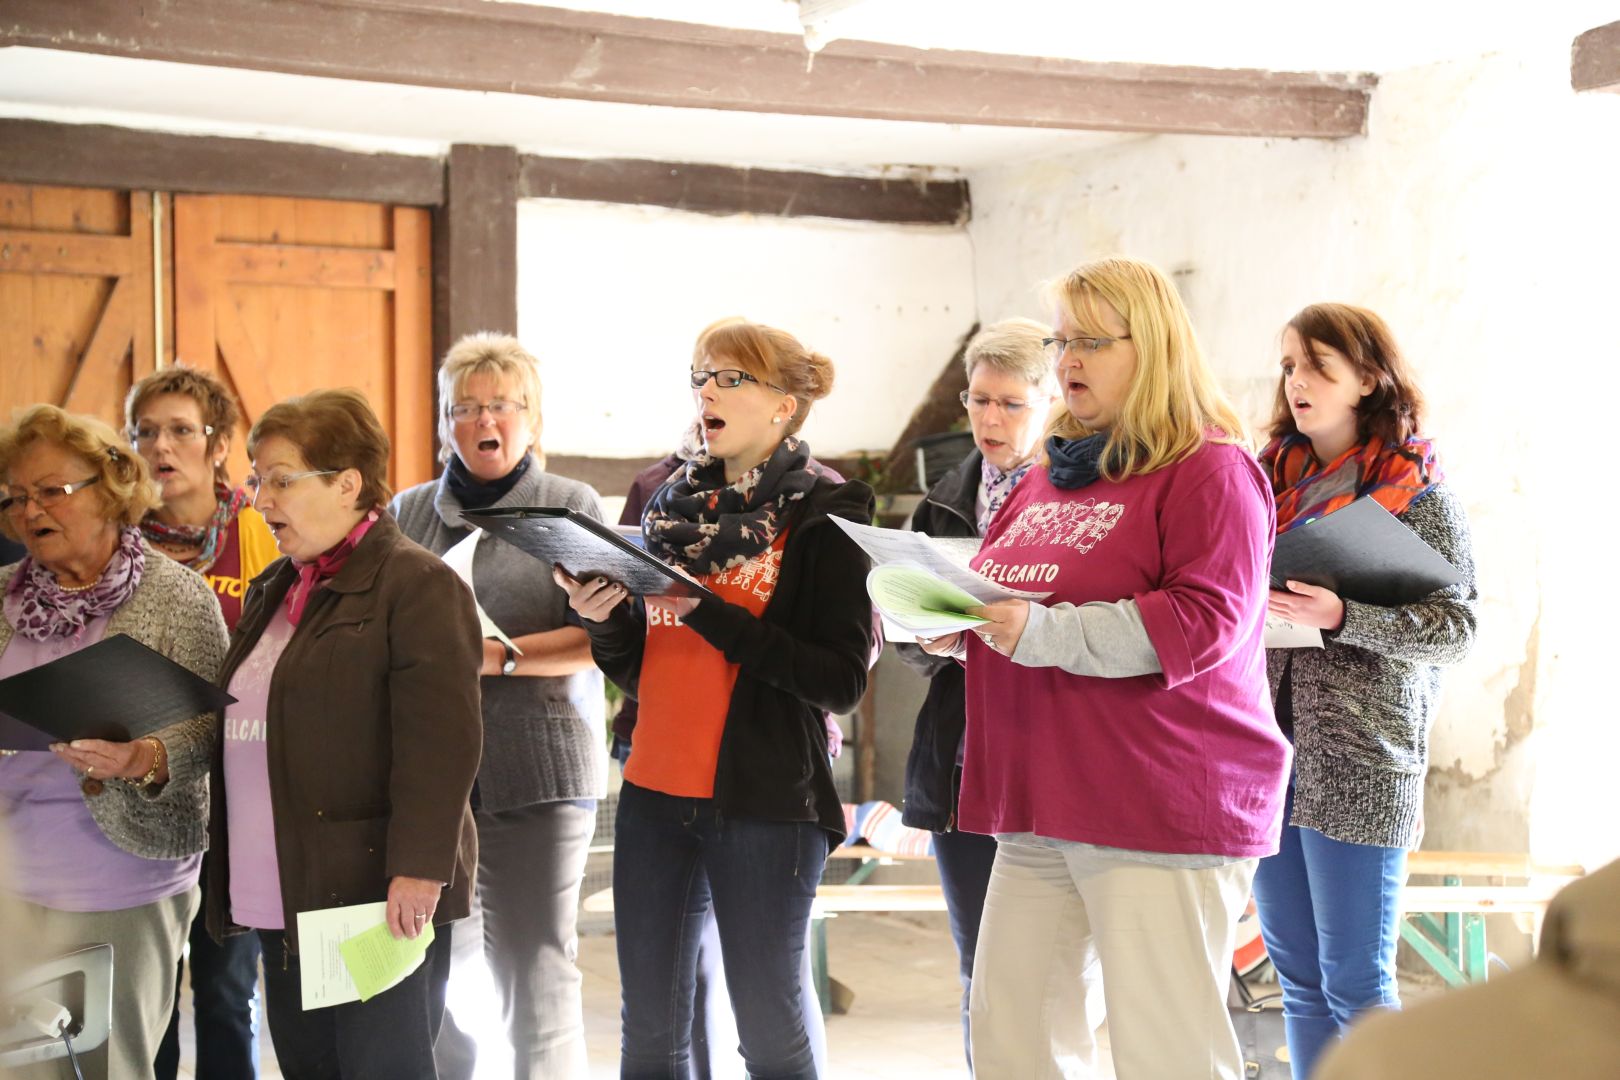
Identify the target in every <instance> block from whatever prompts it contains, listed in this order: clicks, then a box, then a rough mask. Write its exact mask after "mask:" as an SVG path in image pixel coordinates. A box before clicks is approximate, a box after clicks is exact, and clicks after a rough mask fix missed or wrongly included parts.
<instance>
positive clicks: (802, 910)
mask: <svg viewBox="0 0 1620 1080" xmlns="http://www.w3.org/2000/svg"><path fill="white" fill-rule="evenodd" d="M832 378H833V371H832V363H831V361H829V360H828V359H827V358H826V357H824V356H821V355H818V354H816V353H812V352H810V351H809V350H807V349H805V347H804V346H803V345H801V344H800V343H799V342H798V341H797V340H795V339H794V338H793V336H792V335H790V334H787V333H784V332H783V331H781V330H776V329H773V328H771V327H767V326H760V325H758V324H756V323H750V322H745V321H743V320H741V319H729V320H725V321H723V322H719V323H715V324H714V325H712V326H710V327H709V328H708V329H706V330H705V331H704V332H703V333H702V334H701V335H700V336H699V337H698V341H697V347H696V348H695V349H694V350H693V355H692V370H691V372H690V380H691V386H692V396H693V399H694V404H695V406H696V410H697V413H698V415H699V418H700V420H701V422H702V424H703V438H704V443H705V450H704V452H703V453H702V454H700V455H698V457H696V458H695V459H693V460H692V461H689V462H687V463H686V464H685V466H684V467H683V468H681V469H679V470H677V471H676V472H675V473H674V475H672V476H671V477H670V479H669V480H668V481H667V482H666V483H665V484H664V486H663V487H662V488H660V489H659V490H658V492H657V493H656V494H655V495H654V496H653V498H652V501H651V503H650V504H649V505H648V507H647V511H646V513H645V514H644V515H643V517H642V533H643V535H644V537H645V539H646V546H647V550H648V551H650V552H652V553H654V554H656V555H657V556H658V557H660V558H662V559H663V560H665V561H666V562H668V563H669V564H670V565H672V566H675V567H678V568H679V569H681V570H683V571H684V572H686V573H687V574H689V575H690V576H692V577H694V578H696V579H697V580H698V581H700V582H702V583H703V584H705V585H707V586H708V588H709V589H710V590H711V591H713V592H714V593H715V594H716V596H715V597H713V598H705V599H703V600H702V601H696V600H692V599H672V598H668V597H658V596H649V597H647V598H646V600H647V603H646V614H645V616H642V615H641V614H639V613H638V611H637V608H636V607H635V605H632V604H628V603H625V601H626V600H627V599H629V595H628V593H627V591H626V590H625V588H624V587H623V586H622V585H619V584H617V583H616V582H611V581H606V580H603V579H599V578H598V579H593V580H590V581H586V582H580V581H576V580H574V579H573V578H571V577H568V576H567V575H565V574H563V573H561V572H560V571H559V572H558V573H557V581H558V584H559V585H562V586H563V588H565V589H567V590H568V592H569V594H570V603H571V604H572V606H573V608H574V610H575V611H577V612H578V613H579V614H580V617H581V618H582V619H583V620H584V622H585V626H586V629H587V630H588V631H589V633H590V635H591V651H592V655H594V656H595V658H596V662H597V665H598V666H599V667H600V668H601V669H602V671H603V673H604V674H606V675H607V677H608V678H610V679H612V680H613V681H614V682H615V683H616V684H618V685H619V686H620V687H622V688H624V690H625V691H626V692H627V693H629V694H631V695H632V696H634V697H636V698H638V699H639V702H640V707H641V711H640V715H639V717H638V719H637V722H636V727H635V731H634V733H633V735H632V741H631V751H630V757H629V761H628V763H627V764H626V766H625V771H624V777H625V783H624V788H623V790H622V791H621V793H620V796H619V808H618V815H617V819H616V823H617V835H616V842H615V845H614V866H613V902H614V911H615V924H616V927H617V929H618V933H619V941H620V948H619V974H620V979H621V984H622V987H623V995H624V1009H623V1018H624V1030H623V1035H622V1054H621V1059H620V1060H621V1065H620V1069H621V1075H623V1076H626V1077H670V1078H682V1080H684V1078H685V1077H686V1076H687V1071H688V1068H689V1061H690V1054H691V1045H690V1032H691V1019H692V997H693V984H694V980H695V973H696V965H697V949H698V940H699V937H700V929H701V926H702V922H703V917H704V914H705V912H706V911H707V910H708V909H709V907H710V905H711V904H712V905H713V908H714V914H715V919H716V922H717V923H718V925H719V931H720V943H721V953H722V955H723V957H724V963H725V971H726V982H727V984H728V986H729V988H730V991H731V1003H732V1008H733V1010H734V1012H735V1013H736V1017H737V1034H738V1037H739V1040H740V1042H741V1044H742V1045H741V1049H742V1055H743V1058H744V1060H745V1061H746V1062H747V1066H748V1073H749V1075H751V1076H773V1077H787V1078H791V1077H813V1076H815V1074H816V1073H815V1064H814V1059H813V1055H812V1052H811V1047H810V1041H809V1038H808V1036H807V1034H806V1031H805V1025H804V1020H803V1016H802V1013H801V1005H802V999H801V992H800V978H799V970H800V962H801V960H802V957H803V953H804V947H805V931H806V928H807V926H808V922H809V918H810V906H811V903H812V902H813V901H814V899H815V894H816V886H817V885H818V884H819V882H820V880H821V871H822V868H823V866H824V865H825V862H826V858H827V852H828V850H829V848H830V846H831V845H833V844H836V843H838V842H839V841H840V840H841V839H842V838H843V834H844V815H843V809H842V807H841V806H840V805H839V800H838V794H837V792H836V790H835V789H834V787H833V780H832V769H831V766H830V763H829V760H828V755H827V733H826V728H825V727H824V726H823V722H822V714H823V713H825V712H832V713H847V712H849V711H851V710H852V709H854V707H855V705H856V704H857V703H858V702H859V701H860V699H861V695H862V693H863V692H864V691H865V689H866V670H867V659H868V656H869V653H870V648H871V642H872V623H871V620H872V609H871V604H870V601H868V600H867V596H866V584H865V583H866V570H867V568H866V561H865V559H864V558H862V556H861V553H860V551H859V549H858V548H856V547H855V545H854V544H853V543H852V542H851V541H850V540H849V539H848V537H846V536H845V535H844V533H843V532H842V530H840V529H838V528H837V527H836V526H834V525H833V523H832V521H831V520H830V518H831V517H832V516H838V517H843V518H846V519H848V520H851V521H857V522H866V521H869V520H870V519H871V515H872V491H871V489H870V488H868V487H867V486H866V485H865V484H862V483H859V482H858V481H857V482H851V483H835V482H833V481H831V480H828V479H827V478H825V477H823V476H820V475H819V474H817V473H816V472H815V470H814V469H812V468H811V467H810V465H809V461H810V448H809V446H808V445H806V444H805V443H804V442H802V441H800V440H799V438H798V437H797V435H796V432H797V431H798V428H799V425H800V424H802V423H803V422H804V419H805V415H806V413H808V411H809V409H810V404H811V403H812V402H813V401H815V400H817V399H819V398H821V397H824V396H826V394H827V392H828V391H829V390H830V389H831V388H832Z"/></svg>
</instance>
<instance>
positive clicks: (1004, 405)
mask: <svg viewBox="0 0 1620 1080" xmlns="http://www.w3.org/2000/svg"><path fill="white" fill-rule="evenodd" d="M956 396H957V398H958V400H960V401H961V402H962V404H963V405H966V406H967V411H968V412H970V413H982V412H984V411H985V410H986V409H988V408H989V407H990V406H992V405H997V406H1000V408H1001V411H1002V412H1003V413H1005V414H1006V415H1007V418H1008V419H1009V420H1010V419H1013V418H1015V417H1019V416H1022V415H1023V414H1024V410H1025V409H1027V408H1029V407H1030V406H1031V405H1032V404H1034V402H1030V401H1019V400H1017V399H1016V398H994V397H986V396H985V395H983V394H974V393H971V392H969V391H967V390H964V391H962V392H961V393H960V394H957V395H956ZM1043 400H1044V399H1043Z"/></svg>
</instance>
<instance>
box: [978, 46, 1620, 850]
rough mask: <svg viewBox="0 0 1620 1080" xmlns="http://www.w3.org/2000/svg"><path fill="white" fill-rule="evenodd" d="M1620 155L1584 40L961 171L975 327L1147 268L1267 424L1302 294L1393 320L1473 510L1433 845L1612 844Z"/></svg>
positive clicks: (1433, 782)
mask: <svg viewBox="0 0 1620 1080" xmlns="http://www.w3.org/2000/svg"><path fill="white" fill-rule="evenodd" d="M1617 160H1620V96H1615V95H1581V96H1577V95H1575V94H1574V93H1573V92H1572V91H1571V90H1570V88H1569V51H1568V39H1567V38H1563V39H1561V40H1560V39H1556V38H1549V39H1548V41H1547V43H1546V44H1545V45H1544V46H1543V45H1535V44H1529V45H1525V46H1524V47H1522V48H1521V49H1520V51H1518V52H1516V53H1513V54H1505V55H1496V56H1491V57H1486V58H1482V59H1477V60H1471V61H1467V62H1454V63H1446V64H1441V65H1435V66H1430V67H1425V68H1420V69H1414V70H1408V71H1402V72H1397V73H1394V74H1391V75H1386V76H1385V77H1384V78H1383V79H1382V81H1381V83H1380V85H1379V87H1378V89H1377V91H1376V92H1375V95H1374V99H1373V111H1372V116H1371V120H1370V124H1369V134H1368V136H1367V137H1365V138H1359V139H1354V140H1348V141H1343V142H1338V143H1332V144H1324V143H1316V142H1305V141H1292V142H1291V141H1273V140H1258V139H1229V140H1222V139H1210V138H1196V137H1161V138H1155V139H1150V140H1146V141H1143V142H1139V143H1134V144H1130V145H1126V146H1121V147H1116V148H1112V149H1109V150H1103V151H1099V152H1096V153H1092V154H1086V155H1077V156H1073V157H1067V158H1063V159H1059V160H1047V161H1043V162H1037V163H1027V164H1020V165H1014V166H1009V167H1004V168H1000V169H995V170H988V171H980V172H976V173H972V174H970V177H969V179H970V183H971V185H972V190H973V202H974V212H975V216H974V222H973V224H972V225H971V226H970V233H971V235H972V238H973V242H974V247H975V250H976V254H977V259H976V263H975V272H976V276H977V281H978V296H979V313H980V316H981V318H983V319H984V320H985V321H987V322H988V321H990V320H993V319H997V318H1002V317H1005V316H1009V315H1015V314H1032V315H1035V316H1037V317H1046V316H1047V313H1045V312H1041V311H1039V310H1038V309H1037V308H1036V306H1035V300H1034V296H1033V285H1034V283H1035V282H1037V281H1039V280H1042V279H1044V278H1048V277H1050V276H1052V275H1054V274H1056V273H1058V272H1060V271H1063V270H1065V269H1067V268H1068V267H1069V266H1071V265H1073V264H1075V263H1077V262H1079V261H1081V260H1083V259H1087V258H1091V257H1095V256H1100V255H1105V254H1113V253H1125V254H1130V255H1135V256H1141V257H1145V258H1149V259H1152V260H1154V261H1155V262H1157V263H1159V264H1160V265H1161V266H1163V267H1164V268H1166V269H1167V270H1170V271H1173V272H1174V273H1175V275H1176V277H1177V280H1178V281H1179V282H1180V284H1181V287H1182V289H1183V290H1184V293H1185V295H1186V297H1187V300H1188V303H1189V306H1190V307H1191V310H1192V312H1193V315H1194V318H1195V320H1196V324H1197V325H1198V327H1199V329H1200V333H1201V336H1202V338H1203V340H1204V343H1205V346H1206V348H1207V350H1208V351H1209V353H1210V354H1211V355H1212V357H1213V359H1214V363H1215V365H1216V367H1217V369H1218V371H1219V372H1220V374H1221V376H1222V378H1223V380H1224V381H1225V383H1226V385H1227V387H1228V389H1229V390H1230V391H1231V392H1232V394H1233V395H1234V397H1236V398H1237V399H1239V401H1240V402H1241V403H1242V404H1243V406H1244V407H1245V409H1246V411H1247V413H1248V415H1250V416H1251V417H1253V418H1255V419H1256V420H1259V419H1261V418H1263V417H1264V416H1265V415H1266V413H1267V412H1268V411H1269V403H1270V396H1271V393H1272V391H1273V387H1274V385H1275V384H1274V379H1275V377H1276V357H1277V347H1276V343H1277V335H1278V331H1279V328H1280V326H1281V324H1282V323H1283V322H1284V321H1285V320H1286V319H1287V318H1288V316H1290V315H1291V314H1292V313H1293V312H1295V311H1296V310H1298V309H1299V308H1300V307H1301V306H1303V305H1304V304H1306V303H1310V302H1312V301H1317V300H1343V301H1349V302H1352V303H1358V304H1363V305H1366V306H1368V307H1371V308H1373V309H1375V310H1377V311H1378V312H1380V313H1381V314H1382V315H1384V316H1385V318H1387V319H1388V320H1389V322H1390V323H1391V324H1392V325H1393V327H1394V328H1395V330H1396V333H1397V335H1398V337H1399V338H1400V340H1401V341H1402V343H1403V345H1404V347H1405V349H1406V351H1407V353H1408V355H1409V356H1410V357H1411V358H1412V359H1413V360H1414V361H1415V362H1416V364H1417V367H1418V369H1419V371H1420V373H1421V378H1422V383H1423V386H1424V388H1425V390H1426V392H1427V394H1428V397H1429V401H1430V406H1431V411H1430V417H1431V419H1430V424H1429V427H1430V430H1431V432H1432V433H1433V434H1435V435H1436V436H1437V437H1438V438H1439V439H1440V440H1441V448H1442V451H1443V453H1444V455H1445V459H1446V462H1447V465H1448V469H1449V474H1450V480H1451V482H1452V483H1453V484H1454V486H1455V487H1456V488H1457V490H1458V491H1459V492H1460V493H1461V494H1462V496H1463V498H1464V499H1465V500H1466V503H1467V506H1468V509H1469V513H1470V515H1471V519H1472V524H1473V529H1474V542H1475V554H1476V556H1477V558H1478V561H1479V567H1480V584H1481V591H1482V600H1483V602H1482V605H1481V610H1480V634H1479V639H1478V644H1477V646H1476V648H1475V650H1474V652H1473V655H1472V656H1471V657H1470V659H1469V660H1468V661H1467V662H1466V663H1464V664H1463V665H1462V666H1461V667H1459V668H1457V669H1455V670H1453V671H1452V672H1451V673H1450V675H1449V677H1448V683H1447V690H1446V695H1445V700H1444V704H1443V707H1442V711H1441V715H1440V717H1439V719H1438V721H1437V723H1436V727H1435V731H1434V733H1433V739H1432V751H1433V755H1432V756H1433V766H1434V769H1433V772H1432V773H1431V778H1430V783H1429V800H1428V804H1429V811H1428V824H1429V830H1430V834H1431V837H1430V843H1431V845H1432V846H1438V847H1447V848H1469V849H1474V850H1515V849H1517V850H1523V849H1524V845H1526V844H1531V845H1533V849H1534V850H1535V851H1536V852H1537V853H1538V854H1541V855H1543V856H1546V857H1573V858H1580V859H1585V860H1586V861H1588V862H1589V863H1591V864H1596V863H1598V862H1601V861H1605V860H1607V859H1609V858H1613V857H1614V856H1616V855H1620V829H1617V827H1616V822H1617V821H1620V794H1617V792H1620V784H1617V783H1616V781H1615V779H1614V769H1615V763H1616V762H1617V761H1620V736H1617V734H1616V732H1617V730H1620V725H1616V723H1615V721H1616V719H1617V717H1620V708H1617V706H1616V703H1615V697H1614V693H1613V679H1612V678H1611V677H1610V674H1609V673H1610V672H1611V671H1613V670H1614V669H1615V668H1616V660H1615V657H1614V655H1613V646H1612V644H1611V643H1612V642H1613V640H1614V638H1615V634H1614V631H1613V630H1612V628H1611V627H1612V620H1611V619H1610V618H1609V614H1608V609H1609V608H1610V607H1612V601H1610V600H1609V599H1608V597H1609V596H1610V594H1611V592H1612V586H1611V585H1610V578H1611V576H1612V575H1611V571H1610V568H1611V567H1612V565H1613V559H1612V558H1611V557H1610V555H1609V548H1610V541H1609V540H1608V539H1607V538H1606V537H1607V535H1608V534H1609V533H1610V531H1611V529H1610V527H1609V523H1612V522H1613V521H1614V520H1615V518H1616V515H1615V514H1614V512H1613V510H1612V508H1611V507H1609V506H1607V505H1606V504H1607V502H1608V499H1607V489H1608V487H1609V485H1608V484H1607V483H1606V482H1605V479H1604V477H1605V476H1606V474H1607V472H1608V467H1607V465H1606V461H1607V459H1608V457H1609V454H1608V452H1607V451H1608V449H1609V448H1608V445H1607V443H1608V436H1609V431H1610V429H1612V428H1613V427H1614V425H1615V423H1616V421H1617V414H1616V407H1617V402H1620V392H1617V384H1616V377H1615V367H1616V361H1617V360H1620V347H1617V346H1616V344H1615V333H1614V330H1613V312H1614V310H1615V308H1616V306H1617V305H1616V296H1615V274H1614V270H1613V261H1614V258H1615V253H1616V252H1617V251H1620V200H1617V199H1616V197H1615V194H1614V188H1613V184H1612V178H1613V175H1614V164H1615V162H1616V161H1617ZM1600 522H1601V523H1602V524H1601V525H1600Z"/></svg>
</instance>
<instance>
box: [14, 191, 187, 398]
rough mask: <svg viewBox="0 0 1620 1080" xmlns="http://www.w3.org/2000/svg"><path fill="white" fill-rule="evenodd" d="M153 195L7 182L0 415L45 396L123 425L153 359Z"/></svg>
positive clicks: (154, 351)
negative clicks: (134, 385) (134, 388)
mask: <svg viewBox="0 0 1620 1080" xmlns="http://www.w3.org/2000/svg"><path fill="white" fill-rule="evenodd" d="M152 204H153V198H152V195H151V193H150V192H145V191H103V190H99V189H94V188H64V187H43V186H33V185H20V184H0V421H9V420H10V418H11V415H12V411H13V410H14V409H17V408H19V407H21V406H25V405H34V404H39V403H42V402H43V403H49V404H54V405H61V406H62V407H64V408H66V409H69V410H71V411H73V412H81V413H92V414H94V415H96V416H99V417H101V418H102V419H103V420H106V421H107V422H108V423H110V424H112V425H113V427H114V428H115V429H117V428H122V427H123V420H122V413H123V404H124V395H125V394H126V393H127V392H128V391H129V387H130V383H131V382H132V381H134V380H135V379H138V378H140V377H141V376H143V375H145V374H147V373H148V372H150V371H151V370H152V369H153V365H154V364H155V362H156V361H155V357H156V354H157V346H156V343H155V337H156V332H157V331H156V329H155V328H156V326H157V324H158V322H159V320H158V318H157V316H156V312H155V309H154V266H155V263H156V261H157V260H156V259H155V258H154V255H153V231H152ZM159 239H160V240H161V237H160V238H159Z"/></svg>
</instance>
